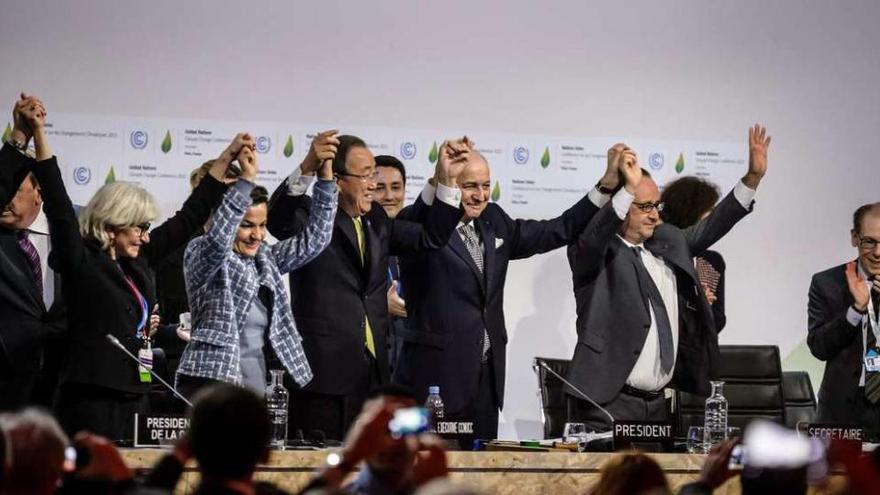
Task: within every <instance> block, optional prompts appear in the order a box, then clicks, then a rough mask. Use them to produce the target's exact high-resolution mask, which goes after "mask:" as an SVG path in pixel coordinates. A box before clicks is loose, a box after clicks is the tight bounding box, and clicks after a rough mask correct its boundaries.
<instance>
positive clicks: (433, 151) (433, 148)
mask: <svg viewBox="0 0 880 495" xmlns="http://www.w3.org/2000/svg"><path fill="white" fill-rule="evenodd" d="M428 160H430V161H431V163H437V141H434V146H431V152H430V153H428Z"/></svg>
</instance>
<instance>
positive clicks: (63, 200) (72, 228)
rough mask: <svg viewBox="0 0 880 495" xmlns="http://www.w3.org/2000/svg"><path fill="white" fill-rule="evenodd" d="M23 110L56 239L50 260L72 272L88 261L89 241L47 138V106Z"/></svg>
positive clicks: (35, 169)
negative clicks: (85, 241) (80, 230)
mask: <svg viewBox="0 0 880 495" xmlns="http://www.w3.org/2000/svg"><path fill="white" fill-rule="evenodd" d="M23 112H24V116H25V119H26V121H27V123H28V125H29V126H30V128H31V129H32V130H33V137H34V149H35V151H36V154H37V162H36V164H34V166H33V172H34V175H35V176H36V177H37V182H38V183H39V184H40V192H41V194H42V197H43V212H44V213H45V214H46V220H48V222H49V234H50V238H51V241H52V253H51V254H50V255H49V264H50V265H51V266H52V269H53V270H55V271H56V272H58V273H61V274H64V273H66V272H68V273H69V272H70V271H72V270H73V269H75V268H76V267H77V266H79V265H80V264H82V263H83V262H84V261H85V245H84V243H83V238H82V236H81V235H80V233H79V222H78V221H77V219H76V213H75V212H74V210H73V203H72V202H71V201H70V196H68V195H67V189H65V188H64V181H63V180H62V178H61V170H59V168H58V161H57V160H56V158H55V157H54V156H52V150H51V148H50V147H49V141H48V139H47V138H46V132H45V123H46V111H45V108H44V107H43V105H42V103H39V104H38V105H32V106H29V107H28V108H27V109H25V110H23Z"/></svg>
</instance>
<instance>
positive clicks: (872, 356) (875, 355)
mask: <svg viewBox="0 0 880 495" xmlns="http://www.w3.org/2000/svg"><path fill="white" fill-rule="evenodd" d="M865 320H867V322H866V323H867V327H868V328H867V331H868V332H874V337H875V341H876V340H877V339H876V337H877V330H880V329H878V328H877V327H878V325H877V314H876V313H875V312H874V307H873V305H870V307H869V308H868V315H867V318H865ZM878 371H880V348H878V347H877V345H876V344H875V345H874V347H871V348H868V349H865V372H866V373H876V372H878Z"/></svg>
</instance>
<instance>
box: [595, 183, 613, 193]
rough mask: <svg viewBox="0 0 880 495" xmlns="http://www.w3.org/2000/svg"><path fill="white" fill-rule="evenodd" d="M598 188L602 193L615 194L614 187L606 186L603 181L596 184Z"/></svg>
mask: <svg viewBox="0 0 880 495" xmlns="http://www.w3.org/2000/svg"><path fill="white" fill-rule="evenodd" d="M596 189H598V190H599V192H600V193H602V194H614V189H613V188H610V187H605V186H603V185H602V183H601V182H600V183H597V184H596Z"/></svg>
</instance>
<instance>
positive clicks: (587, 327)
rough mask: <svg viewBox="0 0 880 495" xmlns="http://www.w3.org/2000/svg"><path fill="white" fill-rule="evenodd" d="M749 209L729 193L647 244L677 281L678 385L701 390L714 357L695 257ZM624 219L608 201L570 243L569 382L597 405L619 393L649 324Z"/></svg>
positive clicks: (712, 331) (660, 231) (664, 227)
mask: <svg viewBox="0 0 880 495" xmlns="http://www.w3.org/2000/svg"><path fill="white" fill-rule="evenodd" d="M750 211H751V209H745V208H743V206H742V205H741V204H740V203H739V201H738V200H737V199H736V198H735V197H734V195H733V193H730V194H728V195H727V196H726V197H725V198H724V200H722V201H721V203H719V204H718V207H717V208H715V210H714V211H713V213H712V214H711V215H709V216H708V217H706V218H705V219H703V220H702V221H700V222H698V223H697V224H695V225H693V226H691V227H689V228H687V229H685V230H682V229H679V228H677V227H674V226H672V225H670V224H662V225H659V226H658V227H657V228H656V230H655V231H654V236H653V237H652V238H651V239H649V240H648V241H647V242H645V248H646V249H647V250H648V251H650V252H651V253H653V254H654V255H656V256H659V257H662V258H663V260H664V261H665V262H666V263H667V265H669V266H670V267H671V268H672V269H673V271H674V272H675V276H676V279H677V285H678V303H679V341H678V350H677V354H676V356H677V357H676V364H675V370H674V374H673V385H674V386H675V387H677V388H679V389H681V390H684V391H687V392H692V393H698V394H704V395H705V394H707V393H708V390H709V379H710V377H713V376H715V375H716V371H715V368H716V366H715V362H716V361H717V355H718V334H717V332H716V331H715V326H714V323H713V318H712V312H711V308H710V305H709V303H708V301H707V300H706V297H705V295H704V294H703V291H702V290H700V289H699V287H700V284H699V281H698V279H697V274H696V271H695V269H694V261H693V258H694V256H696V255H698V254H700V253H701V252H703V251H705V250H706V249H707V248H709V246H711V245H712V244H713V243H715V242H716V241H717V240H718V239H721V237H723V236H724V235H725V234H726V233H727V232H728V231H729V230H730V229H731V228H732V227H733V226H734V225H735V224H736V223H737V222H738V221H739V220H740V219H742V218H743V217H745V216H746V215H747V214H748V213H749V212H750ZM622 223H623V221H622V220H621V219H620V218H619V217H618V216H617V214H616V213H615V212H614V209H613V207H612V202H610V201H609V202H608V203H607V204H606V205H605V206H604V207H603V208H602V210H600V211H599V213H597V214H596V216H595V217H593V219H592V221H591V222H590V224H589V225H588V226H587V227H586V229H584V231H583V233H582V234H581V235H580V237H579V238H578V240H577V242H576V243H574V244H572V245H571V246H569V248H568V260H569V264H570V266H571V270H572V275H573V282H574V293H575V300H576V303H577V333H578V341H577V344H576V346H575V351H574V357H573V358H572V363H571V367H570V368H569V372H568V380H569V381H571V382H572V383H573V384H574V385H575V386H577V387H578V388H580V389H581V390H583V391H584V392H585V393H587V394H588V395H589V396H590V397H592V398H593V399H594V400H596V401H598V402H600V403H607V402H609V401H611V400H612V399H614V398H615V397H616V396H617V395H618V394H619V393H620V390H621V389H622V388H623V386H624V384H625V383H626V379H627V377H628V376H629V374H630V372H631V371H632V369H633V366H635V363H636V360H637V359H638V357H639V354H640V353H641V350H642V347H643V346H644V343H645V338H646V336H647V333H648V329H649V328H650V326H651V317H650V313H649V310H648V308H647V307H646V306H645V304H643V299H642V295H641V292H640V289H639V283H638V279H637V276H636V270H635V265H634V263H636V262H637V258H636V256H635V254H634V253H633V252H632V250H630V249H627V248H626V246H625V245H624V244H623V242H622V241H621V240H620V238H619V237H617V232H618V230H619V228H620V226H621V224H622ZM570 392H571V391H570Z"/></svg>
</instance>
